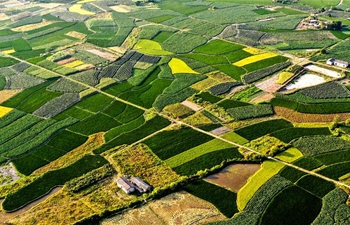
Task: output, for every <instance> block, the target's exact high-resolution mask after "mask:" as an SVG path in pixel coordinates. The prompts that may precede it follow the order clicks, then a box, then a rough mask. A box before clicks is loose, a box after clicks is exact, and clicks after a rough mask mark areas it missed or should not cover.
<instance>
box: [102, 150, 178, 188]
mask: <svg viewBox="0 0 350 225" xmlns="http://www.w3.org/2000/svg"><path fill="white" fill-rule="evenodd" d="M109 161H110V162H111V164H112V166H114V167H115V169H116V170H117V171H118V172H120V173H121V174H122V175H124V174H128V175H130V176H137V177H140V178H141V179H143V180H144V181H146V182H147V183H149V184H150V185H152V186H153V188H156V187H163V186H165V185H167V184H170V183H172V182H174V181H176V180H177V179H178V178H179V175H177V174H176V173H175V172H174V171H173V170H172V169H170V167H168V166H167V165H166V164H165V163H164V162H163V161H162V160H160V159H159V158H158V157H157V156H156V155H154V153H153V152H152V151H151V150H150V149H149V148H148V147H147V145H144V144H138V145H134V146H131V147H126V148H124V149H122V150H119V151H118V152H116V153H115V154H114V155H112V156H111V157H110V158H109Z"/></svg>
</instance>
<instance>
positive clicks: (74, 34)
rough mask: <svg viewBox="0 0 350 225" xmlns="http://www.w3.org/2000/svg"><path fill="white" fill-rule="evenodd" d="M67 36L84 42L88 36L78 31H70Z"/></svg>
mask: <svg viewBox="0 0 350 225" xmlns="http://www.w3.org/2000/svg"><path fill="white" fill-rule="evenodd" d="M65 35H67V36H69V37H74V38H77V39H80V40H82V39H84V38H85V37H86V34H83V33H80V32H77V31H69V32H68V33H66V34H65Z"/></svg>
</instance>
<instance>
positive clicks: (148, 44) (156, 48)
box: [134, 40, 173, 55]
mask: <svg viewBox="0 0 350 225" xmlns="http://www.w3.org/2000/svg"><path fill="white" fill-rule="evenodd" d="M134 49H135V50H137V51H139V52H141V53H144V54H148V55H171V54H173V53H171V52H168V51H164V50H163V48H162V46H161V45H160V44H159V43H158V42H155V41H151V40H139V41H138V42H137V43H136V45H135V47H134Z"/></svg>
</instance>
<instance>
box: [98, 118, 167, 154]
mask: <svg viewBox="0 0 350 225" xmlns="http://www.w3.org/2000/svg"><path fill="white" fill-rule="evenodd" d="M169 124H170V122H169V121H168V120H166V119H164V118H161V117H158V116H156V117H154V118H153V119H151V120H148V121H147V122H146V123H144V124H143V125H142V126H140V127H138V128H136V129H134V130H132V131H129V132H125V133H123V134H122V135H119V136H117V137H116V138H114V139H112V140H111V141H109V142H107V143H106V144H104V145H103V146H102V147H100V148H98V149H96V150H94V153H95V154H100V153H102V152H105V151H107V150H109V149H111V148H114V147H116V146H119V145H123V144H132V143H134V142H136V141H138V140H140V139H142V138H144V137H147V136H148V135H150V134H153V133H154V132H156V131H158V130H160V129H163V128H164V127H166V126H168V125H169Z"/></svg>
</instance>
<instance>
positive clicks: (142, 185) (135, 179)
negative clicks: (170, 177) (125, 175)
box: [130, 177, 152, 191]
mask: <svg viewBox="0 0 350 225" xmlns="http://www.w3.org/2000/svg"><path fill="white" fill-rule="evenodd" d="M130 181H131V182H132V183H134V184H135V185H136V186H137V187H139V188H141V189H142V190H143V191H149V190H151V189H152V187H151V186H150V185H148V184H146V183H145V182H144V181H142V180H141V179H140V178H139V177H132V178H131V179H130Z"/></svg>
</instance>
